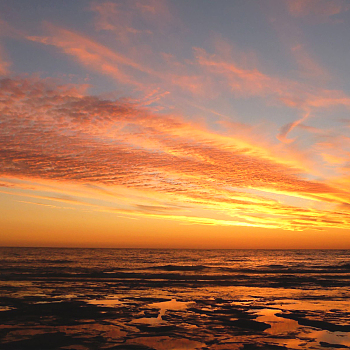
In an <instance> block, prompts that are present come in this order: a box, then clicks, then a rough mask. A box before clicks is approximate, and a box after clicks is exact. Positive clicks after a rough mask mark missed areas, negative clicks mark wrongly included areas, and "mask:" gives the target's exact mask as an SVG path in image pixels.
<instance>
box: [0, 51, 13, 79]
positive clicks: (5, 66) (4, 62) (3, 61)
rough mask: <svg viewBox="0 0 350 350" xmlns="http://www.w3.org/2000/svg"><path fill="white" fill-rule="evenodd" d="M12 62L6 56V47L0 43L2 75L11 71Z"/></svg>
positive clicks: (0, 69) (0, 68)
mask: <svg viewBox="0 0 350 350" xmlns="http://www.w3.org/2000/svg"><path fill="white" fill-rule="evenodd" d="M10 66H11V64H10V62H9V61H8V59H7V58H6V56H5V53H4V49H3V48H2V47H1V45H0V76H1V75H6V74H8V73H9V68H10Z"/></svg>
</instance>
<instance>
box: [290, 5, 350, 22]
mask: <svg viewBox="0 0 350 350" xmlns="http://www.w3.org/2000/svg"><path fill="white" fill-rule="evenodd" d="M286 3H287V8H288V10H289V13H290V14H291V15H292V16H294V17H305V16H311V17H314V18H317V19H320V20H323V21H327V20H330V18H331V17H332V16H335V15H338V14H340V13H342V12H347V11H349V9H350V5H349V3H348V2H347V1H345V0H332V1H328V0H288V1H287V2H286Z"/></svg>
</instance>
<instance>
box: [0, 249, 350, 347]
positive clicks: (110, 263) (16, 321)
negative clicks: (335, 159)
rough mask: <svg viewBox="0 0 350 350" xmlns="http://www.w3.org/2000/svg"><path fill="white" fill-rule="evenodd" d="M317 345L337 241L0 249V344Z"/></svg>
mask: <svg viewBox="0 0 350 350" xmlns="http://www.w3.org/2000/svg"><path fill="white" fill-rule="evenodd" d="M326 348H328V349H336V348H344V349H347V348H348V349H349V348H350V251H349V250H181V249H179V250H172V249H73V248H70V249H68V248H67V249H66V248H0V349H4V350H6V349H39V350H40V349H44V350H45V349H76V350H85V349H121V350H122V349H140V350H152V349H154V350H184V349H186V350H192V349H214V350H216V349H217V350H219V349H220V350H224V349H233V350H235V349H326Z"/></svg>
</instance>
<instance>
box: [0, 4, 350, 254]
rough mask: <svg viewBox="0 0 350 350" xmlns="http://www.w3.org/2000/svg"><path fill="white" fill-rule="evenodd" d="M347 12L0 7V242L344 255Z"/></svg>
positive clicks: (248, 7) (348, 211)
mask: <svg viewBox="0 0 350 350" xmlns="http://www.w3.org/2000/svg"><path fill="white" fill-rule="evenodd" d="M349 33H350V3H349V2H348V1H347V0H259V1H255V0H245V1H241V0H229V1H228V0H222V1H214V0H191V1H187V0H173V1H171V0H168V1H163V0H154V1H152V0H150V1H149V0H139V1H128V0H125V1H81V0H76V1H68V0H63V1H55V0H42V1H41V0H33V1H24V0H21V1H20V0H12V1H11V2H9V1H7V0H0V213H1V215H0V227H1V229H0V245H1V246H56V247H116V248H122V247H137V248H145V247H146V248H209V249H210V248H271V249H287V248H293V249H294V248H317V249H324V248H350V230H349V228H350V161H349V159H350V158H349V155H350V116H349V112H350V60H349V57H350V43H349V37H350V35H349Z"/></svg>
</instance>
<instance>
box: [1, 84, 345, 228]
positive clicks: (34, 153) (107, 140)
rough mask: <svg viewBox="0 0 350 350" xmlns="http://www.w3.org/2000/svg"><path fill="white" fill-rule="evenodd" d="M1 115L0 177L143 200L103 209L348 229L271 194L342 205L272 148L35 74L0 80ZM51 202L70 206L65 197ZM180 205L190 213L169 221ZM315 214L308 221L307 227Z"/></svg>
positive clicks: (335, 192)
mask: <svg viewBox="0 0 350 350" xmlns="http://www.w3.org/2000/svg"><path fill="white" fill-rule="evenodd" d="M0 116H1V117H0V118H1V119H0V123H1V128H0V169H1V170H0V175H1V176H3V177H12V178H19V179H26V178H29V179H38V180H39V179H41V180H51V181H59V182H62V183H76V184H80V185H83V186H85V187H86V184H88V186H90V189H99V188H101V187H102V188H111V189H113V188H116V187H121V188H125V189H127V190H132V191H137V192H138V193H142V194H143V196H144V198H148V202H147V201H146V200H143V201H142V203H141V202H138V200H137V199H136V197H135V198H134V200H133V203H132V202H130V200H129V201H128V202H124V208H122V207H120V206H119V208H117V209H113V208H112V207H110V206H107V207H106V205H102V206H101V208H100V209H101V210H112V211H113V210H117V211H119V212H123V211H124V214H125V212H127V213H129V214H130V215H141V214H142V215H151V216H154V217H164V218H168V219H173V218H175V217H176V218H175V219H176V220H185V221H186V220H187V221H188V222H199V223H204V224H205V223H213V224H219V223H220V224H225V223H224V222H226V224H229V225H233V224H234V225H247V226H261V227H282V228H285V229H304V228H306V227H308V228H310V227H317V228H318V227H319V226H320V227H322V223H324V225H326V226H327V225H329V223H326V221H327V220H328V221H329V220H330V219H332V220H333V219H334V218H335V219H334V220H335V221H336V223H334V224H333V226H334V227H343V226H344V225H345V224H347V225H348V224H349V221H348V214H347V213H346V212H341V213H335V212H334V211H332V210H328V211H327V212H326V211H317V210H309V209H308V210H306V209H305V208H302V209H301V208H297V207H293V206H292V205H291V204H287V203H285V204H283V203H282V202H279V201H276V200H275V199H273V198H272V197H271V194H279V195H283V196H285V198H287V199H286V201H287V202H288V198H289V199H290V201H291V203H292V202H293V198H298V199H299V198H304V199H306V200H307V201H313V202H323V203H328V205H329V206H330V208H331V207H332V206H336V205H337V204H339V205H340V204H343V203H348V202H350V196H349V194H348V192H344V191H342V190H341V189H339V188H336V187H334V186H331V185H330V184H327V183H325V182H320V181H310V180H307V179H305V178H303V177H302V176H301V172H302V171H301V169H298V168H297V166H296V163H293V161H292V162H290V161H289V160H286V159H284V158H283V157H280V156H279V155H278V154H277V153H274V152H273V151H272V150H270V149H266V148H265V147H263V146H259V145H258V144H256V143H255V144H254V142H251V141H249V140H244V139H240V138H239V137H230V136H225V135H221V134H219V133H216V132H212V131H210V130H207V129H206V128H205V127H204V126H202V125H198V124H195V123H190V122H186V121H185V120H184V119H183V118H182V117H181V116H175V115H166V114H160V113H153V112H151V111H149V110H148V109H146V108H141V107H139V106H138V105H137V104H132V103H130V102H127V101H125V100H124V101H118V100H106V99H101V98H98V97H96V96H91V95H90V96H89V95H84V94H82V93H81V89H80V88H79V87H74V86H69V85H68V86H66V85H57V84H56V85H55V84H54V82H52V81H50V80H39V79H34V78H33V79H3V80H1V81H0ZM291 164H294V165H291ZM91 186H92V187H91ZM250 190H258V191H260V192H259V193H260V194H261V195H259V196H258V195H253V194H252V193H250V192H249V191H250ZM99 192H100V193H101V191H99ZM102 192H103V191H102ZM49 197H50V198H51V200H58V201H61V202H62V201H63V202H69V203H73V202H74V201H72V199H71V198H70V197H68V199H67V197H66V196H63V195H60V196H57V195H56V196H49ZM151 198H153V199H152V200H150V199H151ZM46 199H48V198H46ZM80 202H84V201H80ZM165 202H171V203H173V204H172V205H169V204H167V205H166V204H164V203H165ZM174 204H175V206H174ZM89 205H90V204H89ZM179 206H180V208H181V210H190V212H191V214H189V215H175V216H174V214H173V211H177V210H179V209H178V208H179ZM185 208H187V209H185ZM97 209H98V208H96V210H97ZM168 211H172V213H169V214H168ZM186 217H187V218H188V219H186ZM194 217H198V219H193V218H194ZM314 217H317V221H316V222H315V223H313V222H312V221H307V219H308V218H314ZM181 218H182V219H181ZM191 218H192V219H191ZM293 220H294V221H293ZM298 220H299V221H298ZM328 221H327V222H328ZM291 222H294V224H292V223H291ZM305 222H307V225H306V223H305Z"/></svg>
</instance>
